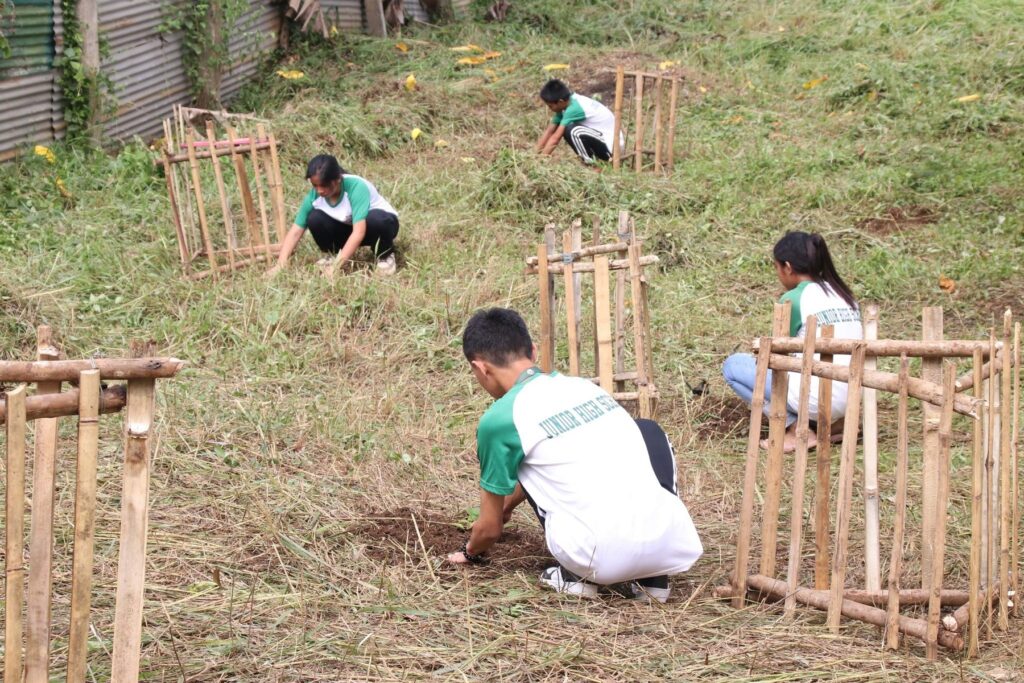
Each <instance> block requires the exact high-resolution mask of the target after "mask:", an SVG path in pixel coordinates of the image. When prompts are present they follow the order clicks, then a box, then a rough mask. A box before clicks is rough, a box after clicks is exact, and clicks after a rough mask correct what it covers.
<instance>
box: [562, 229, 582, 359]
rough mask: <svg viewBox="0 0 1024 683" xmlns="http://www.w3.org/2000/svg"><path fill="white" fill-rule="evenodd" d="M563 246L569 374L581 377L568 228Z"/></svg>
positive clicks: (563, 235)
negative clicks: (564, 255)
mask: <svg viewBox="0 0 1024 683" xmlns="http://www.w3.org/2000/svg"><path fill="white" fill-rule="evenodd" d="M562 246H563V252H562V253H564V254H567V256H566V257H565V260H563V261H562V274H563V276H564V279H565V323H566V327H567V328H568V338H567V344H568V347H569V374H570V375H572V376H573V377H579V374H580V338H579V329H578V328H577V327H576V320H577V317H576V301H577V292H576V287H575V283H576V280H575V278H574V277H573V266H574V263H573V261H572V256H569V254H571V253H572V232H571V231H569V230H566V231H565V233H563V234H562Z"/></svg>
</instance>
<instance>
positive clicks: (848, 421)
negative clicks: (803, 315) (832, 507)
mask: <svg viewBox="0 0 1024 683" xmlns="http://www.w3.org/2000/svg"><path fill="white" fill-rule="evenodd" d="M863 376H864V347H863V346H855V347H854V349H853V358H852V360H851V363H850V381H849V390H848V397H847V401H846V416H845V418H844V420H843V447H842V458H841V460H840V465H839V483H838V486H839V490H838V492H837V495H836V533H835V543H834V548H835V550H834V552H833V553H832V581H831V600H830V602H829V607H828V628H829V630H830V631H831V632H832V633H839V618H840V616H841V615H842V603H843V589H844V588H845V583H846V551H847V544H848V543H849V540H850V503H851V497H852V494H853V467H854V458H855V457H856V455H857V432H858V431H859V429H860V393H861V378H862V377H863ZM880 611H881V610H880ZM882 614H883V615H884V614H885V613H884V612H882ZM882 623H883V624H884V623H885V622H884V621H883V622H882Z"/></svg>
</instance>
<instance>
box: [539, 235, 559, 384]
mask: <svg viewBox="0 0 1024 683" xmlns="http://www.w3.org/2000/svg"><path fill="white" fill-rule="evenodd" d="M537 260H538V261H539V263H538V266H537V273H538V275H537V283H538V285H539V287H540V369H541V372H546V373H547V372H551V370H552V369H553V368H554V355H555V340H554V337H553V335H552V326H551V276H550V275H548V250H547V246H545V245H543V244H541V245H539V246H538V247H537Z"/></svg>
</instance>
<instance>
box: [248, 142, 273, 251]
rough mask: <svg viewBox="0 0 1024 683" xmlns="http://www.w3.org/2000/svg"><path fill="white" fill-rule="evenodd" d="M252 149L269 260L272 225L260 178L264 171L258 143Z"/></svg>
mask: <svg viewBox="0 0 1024 683" xmlns="http://www.w3.org/2000/svg"><path fill="white" fill-rule="evenodd" d="M250 147H251V149H252V176H253V184H255V185H256V202H257V204H258V206H259V207H260V225H261V226H263V245H262V246H263V248H264V249H265V250H266V254H267V258H270V256H271V255H272V254H273V252H271V250H270V225H269V223H268V222H267V205H266V202H264V201H263V184H262V180H261V178H260V176H261V175H262V171H261V170H260V157H259V154H258V153H257V152H256V143H255V142H253V143H251V144H250Z"/></svg>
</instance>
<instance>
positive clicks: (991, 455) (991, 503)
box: [985, 328, 999, 638]
mask: <svg viewBox="0 0 1024 683" xmlns="http://www.w3.org/2000/svg"><path fill="white" fill-rule="evenodd" d="M995 343H996V332H995V328H991V329H990V330H989V349H990V351H992V352H994V351H995ZM989 358H995V355H994V353H990V354H989ZM994 368H995V366H994V365H993V372H992V376H991V377H990V378H989V379H988V380H987V381H986V385H985V393H986V395H987V396H988V422H987V425H988V434H987V436H986V439H985V482H986V493H985V497H986V499H987V500H986V506H987V514H986V519H987V521H988V539H987V541H988V545H987V547H986V551H985V557H986V558H987V559H986V560H985V563H986V572H985V576H986V579H985V586H986V588H988V589H989V590H990V591H992V590H994V589H995V586H996V581H997V578H996V576H997V572H996V566H997V561H998V560H997V558H996V539H997V537H998V535H999V527H998V526H997V520H996V509H997V508H998V507H999V490H998V482H997V480H996V469H997V459H998V453H999V449H998V447H997V446H996V444H997V443H998V441H999V436H998V435H999V431H998V430H999V423H998V416H999V406H998V398H999V392H998V390H997V387H998V384H999V382H998V373H997V372H996V371H995V369H994ZM992 620H993V614H992V602H991V601H989V602H988V603H986V605H985V631H986V635H987V636H988V637H989V638H991V637H992Z"/></svg>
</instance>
